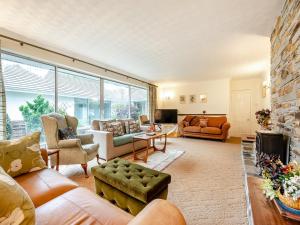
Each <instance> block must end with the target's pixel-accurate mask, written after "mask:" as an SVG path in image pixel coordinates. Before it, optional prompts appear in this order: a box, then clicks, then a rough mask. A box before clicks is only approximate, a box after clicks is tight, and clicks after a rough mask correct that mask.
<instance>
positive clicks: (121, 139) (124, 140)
mask: <svg viewBox="0 0 300 225" xmlns="http://www.w3.org/2000/svg"><path fill="white" fill-rule="evenodd" d="M141 133H142V132H138V133H132V134H124V135H122V136H118V137H114V138H113V144H114V147H118V146H121V145H126V144H128V143H131V142H132V141H133V136H135V135H138V134H141Z"/></svg>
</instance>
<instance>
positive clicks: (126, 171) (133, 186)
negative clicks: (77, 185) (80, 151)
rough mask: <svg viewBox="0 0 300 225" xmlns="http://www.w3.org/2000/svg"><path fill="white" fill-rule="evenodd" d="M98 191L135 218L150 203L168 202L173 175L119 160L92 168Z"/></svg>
mask: <svg viewBox="0 0 300 225" xmlns="http://www.w3.org/2000/svg"><path fill="white" fill-rule="evenodd" d="M92 174H93V175H94V178H95V186H96V192H97V194H98V195H100V196H101V197H103V198H105V199H107V200H109V201H110V202H112V203H113V204H115V205H117V206H118V207H119V208H121V209H124V210H125V211H127V212H129V213H131V214H132V215H136V214H138V213H139V211H141V210H142V209H143V208H144V207H145V206H146V205H147V204H148V203H149V202H150V201H152V200H153V199H156V198H161V199H166V198H167V195H168V184H169V183H170V182H171V176H170V175H169V174H166V173H161V172H158V171H155V170H152V169H148V168H145V167H143V166H140V165H137V164H134V163H130V162H128V161H126V160H124V159H120V158H116V159H114V160H111V161H109V162H107V163H104V164H102V165H100V166H95V167H93V168H92Z"/></svg>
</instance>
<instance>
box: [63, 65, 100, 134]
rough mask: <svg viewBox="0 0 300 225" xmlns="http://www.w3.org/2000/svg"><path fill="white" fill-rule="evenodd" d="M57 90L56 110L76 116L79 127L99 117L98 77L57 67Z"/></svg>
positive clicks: (85, 125) (87, 124)
mask: <svg viewBox="0 0 300 225" xmlns="http://www.w3.org/2000/svg"><path fill="white" fill-rule="evenodd" d="M57 90H58V91H57V92H58V105H57V106H58V108H57V111H58V112H60V113H62V114H68V115H71V116H75V117H77V119H78V121H79V125H78V126H79V128H80V127H87V126H89V125H90V124H91V121H92V120H93V119H99V118H100V78H96V77H92V76H88V75H85V74H82V73H78V72H73V71H70V70H65V69H61V68H58V70H57Z"/></svg>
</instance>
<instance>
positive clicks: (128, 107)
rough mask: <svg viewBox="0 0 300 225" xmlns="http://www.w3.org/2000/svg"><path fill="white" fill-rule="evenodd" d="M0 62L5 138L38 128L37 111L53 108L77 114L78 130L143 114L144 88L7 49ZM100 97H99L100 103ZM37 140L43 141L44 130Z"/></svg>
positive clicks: (46, 111)
mask: <svg viewBox="0 0 300 225" xmlns="http://www.w3.org/2000/svg"><path fill="white" fill-rule="evenodd" d="M1 63H2V69H3V75H4V84H5V91H6V105H7V107H6V110H7V127H6V130H7V137H8V139H14V138H19V137H21V136H24V135H26V134H29V133H32V132H33V131H43V130H42V124H41V120H40V117H41V115H43V114H48V113H50V112H54V111H56V112H58V113H61V114H64V115H72V116H75V117H77V118H78V120H79V128H80V129H79V130H80V131H84V130H85V129H84V128H87V127H89V126H90V124H91V121H92V120H93V119H123V118H134V119H136V120H137V119H138V117H139V115H142V114H146V115H147V114H148V91H147V90H146V89H144V88H139V87H135V86H130V85H127V84H122V83H119V82H114V81H110V80H106V79H103V78H100V77H95V76H91V75H88V74H85V73H81V72H78V71H72V70H67V69H63V68H60V67H55V65H49V64H47V63H42V62H39V61H35V60H32V59H29V58H25V57H21V56H16V55H14V54H11V53H2V62H1ZM102 82H103V88H102V89H101V88H100V84H101V83H102ZM55 94H57V96H55ZM100 96H103V99H104V102H103V103H102V104H103V105H101V106H100ZM100 108H102V109H103V112H104V114H103V115H100ZM41 141H42V142H43V141H45V138H44V136H43V133H42V138H41Z"/></svg>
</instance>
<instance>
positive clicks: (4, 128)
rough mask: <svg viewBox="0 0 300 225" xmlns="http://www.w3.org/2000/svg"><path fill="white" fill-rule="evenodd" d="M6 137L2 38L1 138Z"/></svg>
mask: <svg viewBox="0 0 300 225" xmlns="http://www.w3.org/2000/svg"><path fill="white" fill-rule="evenodd" d="M5 139H6V96H5V89H4V79H3V73H2V59H1V40H0V140H5Z"/></svg>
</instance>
